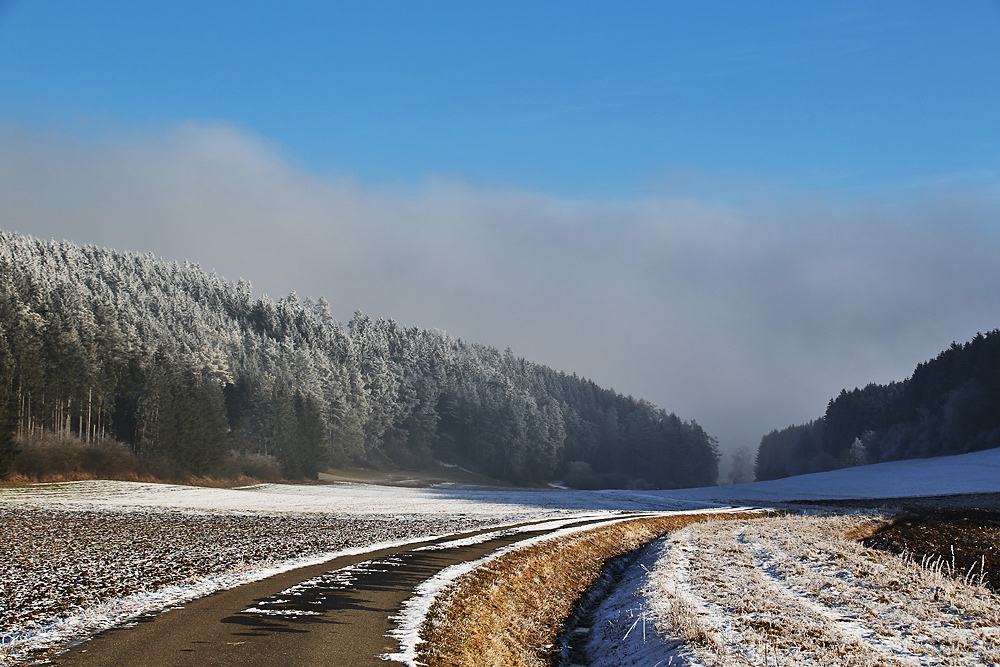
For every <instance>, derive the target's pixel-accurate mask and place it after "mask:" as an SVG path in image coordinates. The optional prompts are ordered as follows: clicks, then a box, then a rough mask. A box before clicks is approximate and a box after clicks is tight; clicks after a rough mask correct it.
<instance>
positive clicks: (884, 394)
mask: <svg viewBox="0 0 1000 667" xmlns="http://www.w3.org/2000/svg"><path fill="white" fill-rule="evenodd" d="M993 447H1000V330H994V331H991V332H990V333H987V334H986V335H983V334H978V335H977V336H976V337H975V338H973V339H972V340H971V341H969V342H968V343H965V344H964V345H958V344H956V343H952V345H951V347H950V348H949V349H947V350H945V351H944V352H942V353H941V354H939V355H938V356H937V358H936V359H933V360H931V361H928V362H926V363H922V364H920V365H919V366H917V368H916V370H914V371H913V375H912V376H910V378H909V379H907V380H903V381H902V382H892V383H890V384H888V385H878V384H869V385H868V386H867V387H865V388H864V389H854V390H853V391H847V390H843V391H841V392H840V395H839V396H837V397H836V398H834V399H832V400H831V401H830V403H829V404H828V405H827V408H826V414H825V415H824V416H823V417H821V418H820V419H817V420H816V421H812V422H809V423H808V424H803V425H800V426H789V427H788V428H786V429H783V430H781V431H772V432H771V433H769V434H768V435H765V436H764V437H763V438H762V439H761V441H760V448H759V449H758V450H757V479H758V480H766V479H776V478H778V477H787V476H789V475H799V474H803V473H809V472H820V471H824V470H832V469H835V468H842V467H845V466H849V465H860V464H865V463H879V462H883V461H896V460H899V459H915V458H926V457H930V456H943V455H946V454H965V453H967V452H972V451H977V450H981V449H991V448H993Z"/></svg>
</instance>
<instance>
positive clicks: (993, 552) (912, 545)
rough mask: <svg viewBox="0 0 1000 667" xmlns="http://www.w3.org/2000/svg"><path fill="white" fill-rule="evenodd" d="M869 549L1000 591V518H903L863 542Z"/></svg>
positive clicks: (975, 514) (978, 513)
mask: <svg viewBox="0 0 1000 667" xmlns="http://www.w3.org/2000/svg"><path fill="white" fill-rule="evenodd" d="M861 543H862V544H864V545H865V546H867V547H872V548H875V549H883V550H885V551H891V552H893V553H909V554H911V556H912V557H913V559H914V560H915V561H916V562H921V561H922V560H924V558H925V557H927V558H931V559H934V561H933V562H935V563H940V565H941V567H942V569H943V570H944V571H945V572H946V573H949V574H952V575H953V576H956V577H959V578H963V577H968V578H970V579H973V580H974V581H977V582H978V581H979V580H980V577H979V575H981V574H983V573H985V581H984V583H985V584H986V585H987V586H988V587H990V588H991V589H992V590H994V591H1000V514H998V513H996V512H986V511H982V510H965V511H961V510H943V511H936V512H925V513H921V514H913V515H907V516H902V517H899V518H897V519H896V520H894V521H893V522H891V523H890V524H889V525H888V526H886V527H885V528H883V529H882V530H880V531H878V532H876V533H875V534H874V535H872V536H871V537H869V538H866V539H864V540H862V541H861Z"/></svg>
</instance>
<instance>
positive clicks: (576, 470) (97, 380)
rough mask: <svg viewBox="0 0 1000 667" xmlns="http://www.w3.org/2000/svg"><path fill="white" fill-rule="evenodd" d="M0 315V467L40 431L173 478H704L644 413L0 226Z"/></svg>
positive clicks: (685, 426) (591, 481) (524, 369)
mask: <svg viewBox="0 0 1000 667" xmlns="http://www.w3.org/2000/svg"><path fill="white" fill-rule="evenodd" d="M0 322H2V328H0V426H2V428H0V474H3V472H4V471H6V470H7V469H8V468H9V467H10V465H11V463H12V461H14V457H15V451H16V449H17V446H18V443H19V442H26V441H28V440H30V439H31V438H38V437H43V436H46V435H47V436H49V437H66V438H69V437H73V438H78V439H79V440H81V441H83V442H84V443H94V442H104V441H107V440H115V441H118V442H120V443H124V444H125V446H127V447H128V449H129V450H131V452H133V453H134V454H135V456H137V457H138V458H140V459H143V460H150V461H152V460H156V461H160V462H163V461H166V462H169V463H170V465H172V466H173V467H174V468H176V469H177V470H179V471H182V472H185V473H187V474H191V475H210V474H212V473H213V471H215V470H217V469H219V467H220V466H221V465H222V464H223V461H224V459H225V458H226V457H227V456H231V455H232V454H233V453H236V454H239V455H245V456H253V457H265V458H268V459H271V460H273V461H275V462H276V463H277V465H279V466H280V469H281V472H282V474H283V476H284V477H286V478H287V479H315V478H316V476H317V473H318V472H319V471H321V470H323V469H324V468H326V467H327V466H329V465H331V464H333V465H342V464H355V465H365V466H376V467H379V466H381V467H392V466H397V467H408V466H420V465H424V464H427V463H429V462H431V461H433V460H438V461H442V462H446V463H449V464H454V465H459V466H462V467H465V468H467V469H469V470H473V471H475V472H478V473H481V474H484V475H488V476H491V477H494V478H497V479H500V480H503V481H506V482H512V483H518V484H529V483H539V482H546V481H553V480H559V479H565V480H566V482H567V483H569V484H571V485H575V486H578V487H588V488H597V487H609V486H616V487H622V486H633V487H643V486H648V487H659V488H674V487H684V486H700V485H708V484H713V483H715V480H716V474H717V463H718V453H717V449H716V443H715V440H714V439H713V438H711V437H709V436H708V435H707V434H706V433H705V432H704V430H702V428H701V427H700V426H699V425H698V424H697V423H695V422H693V421H683V420H681V419H680V418H678V417H677V416H676V415H674V414H668V413H667V412H665V411H664V410H662V409H660V408H657V407H655V406H653V405H652V404H650V403H648V402H646V401H643V400H638V399H635V398H633V397H631V396H623V395H621V394H618V393H616V392H614V391H612V390H608V389H603V388H601V387H599V386H597V385H596V384H594V383H593V382H591V381H589V380H586V379H583V378H580V377H578V376H576V375H575V374H573V375H567V374H565V373H563V372H557V371H555V370H552V369H550V368H547V367H545V366H541V365H538V364H535V363H531V362H529V361H526V360H525V359H522V358H519V357H516V356H514V354H513V353H512V352H511V351H510V350H509V349H508V350H505V351H500V350H497V349H495V348H493V347H488V346H484V345H477V344H473V343H467V342H464V341H462V340H459V339H453V338H449V337H448V336H446V335H445V334H443V333H441V332H438V331H428V330H421V329H417V328H413V327H404V326H401V325H399V324H397V323H396V322H395V321H393V320H391V319H372V318H370V317H369V316H367V315H364V314H362V313H360V312H358V313H355V315H354V317H353V318H352V319H351V321H350V322H349V323H348V324H347V326H346V327H344V326H341V324H339V323H338V322H337V321H335V320H334V318H333V316H332V315H331V313H330V309H329V305H328V303H327V302H326V301H325V300H324V299H320V300H318V301H313V300H311V299H299V298H298V297H297V296H296V295H295V293H292V294H290V295H289V296H287V297H285V298H283V299H280V300H278V301H273V300H271V299H270V298H268V297H267V296H262V297H260V298H255V297H254V295H253V290H252V288H251V285H250V283H249V282H246V281H243V280H241V281H239V282H236V283H231V282H228V281H226V280H224V279H222V278H220V277H219V276H217V275H215V274H214V273H213V274H208V273H206V272H204V271H203V270H202V269H201V268H200V267H199V266H198V265H196V264H187V263H185V264H178V263H167V262H164V261H161V260H158V259H156V258H155V257H154V256H152V255H139V254H133V253H119V252H116V251H114V250H107V249H101V248H97V247H92V246H87V247H80V246H77V245H74V244H72V243H69V242H55V241H41V240H38V239H34V238H31V237H26V236H21V235H17V234H13V233H9V232H0Z"/></svg>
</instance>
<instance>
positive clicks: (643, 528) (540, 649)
mask: <svg viewBox="0 0 1000 667" xmlns="http://www.w3.org/2000/svg"><path fill="white" fill-rule="evenodd" d="M750 516H760V515H759V514H757V513H754V514H749V513H720V514H684V515H672V516H667V517H647V518H640V519H633V520H630V521H623V522H621V523H616V524H613V525H610V526H604V527H602V528H597V529H594V530H589V531H585V532H582V533H577V534H573V535H568V536H566V537H563V538H559V539H553V540H549V541H546V542H542V543H540V544H536V545H533V546H530V547H525V548H523V549H518V550H516V551H512V552H510V553H508V554H505V555H503V556H501V557H499V558H496V559H494V560H492V561H489V562H487V563H485V564H484V565H482V566H481V567H479V568H476V569H475V570H473V571H472V572H469V573H468V574H466V575H464V576H462V577H460V578H459V579H458V580H456V581H455V583H454V584H453V585H452V586H450V587H449V588H447V589H446V590H444V591H443V592H442V593H441V595H439V596H438V598H437V599H436V601H435V602H434V604H433V605H432V606H431V609H430V611H429V613H428V615H427V619H426V621H425V623H424V625H423V627H422V629H421V638H422V639H423V640H424V643H422V644H421V645H420V649H419V656H418V659H419V661H420V662H421V663H423V664H426V665H429V666H430V667H458V666H460V665H461V666H465V665H481V666H490V665H496V666H497V667H500V666H503V667H521V666H529V665H530V666H532V667H535V666H541V665H548V664H549V661H550V659H551V657H552V654H553V653H554V652H555V650H556V640H557V638H558V635H559V632H560V630H561V628H562V623H563V620H564V619H565V618H566V617H567V616H569V614H570V613H571V612H572V610H573V605H574V603H575V601H576V600H577V598H579V597H580V595H582V594H583V592H584V591H585V590H586V589H587V588H588V587H589V586H590V585H591V584H592V583H593V582H594V581H595V580H596V579H597V577H598V576H599V575H600V572H601V566H602V565H603V563H604V562H605V561H606V560H607V559H609V558H614V557H616V556H620V555H622V554H625V553H627V552H629V551H632V550H634V549H638V548H640V547H642V546H643V545H645V544H647V543H649V542H650V541H651V540H654V539H656V538H657V537H660V536H662V535H664V534H666V533H669V532H671V531H674V530H678V529H680V528H683V527H685V526H688V525H690V524H692V523H698V522H703V521H718V520H726V519H741V518H748V517H750Z"/></svg>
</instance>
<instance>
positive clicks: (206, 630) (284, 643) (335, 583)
mask: <svg viewBox="0 0 1000 667" xmlns="http://www.w3.org/2000/svg"><path fill="white" fill-rule="evenodd" d="M597 521H598V519H586V520H581V521H579V522H576V524H574V525H580V524H586V523H594V522H597ZM538 523H543V522H535V523H533V524H526V529H525V532H519V533H516V534H514V535H501V536H497V537H494V538H491V539H489V540H487V541H485V542H481V543H479V544H474V545H468V546H453V547H448V548H445V549H440V550H421V549H420V548H421V547H427V546H431V545H438V544H441V543H443V542H449V541H452V540H455V539H458V538H460V537H468V536H472V535H478V534H482V533H485V532H489V531H477V532H474V533H465V534H463V535H458V536H451V537H448V538H442V539H438V540H428V541H426V542H421V543H418V544H411V545H408V546H406V547H400V548H396V549H382V550H376V551H371V552H368V553H365V554H361V555H355V556H344V557H340V558H335V559H333V560H330V561H327V562H326V563H322V564H320V565H315V566H311V567H305V568H301V569H298V570H293V571H290V572H286V573H283V574H279V575H275V576H273V577H270V578H268V579H264V580H261V581H258V582H254V583H250V584H245V585H243V586H239V587H237V588H233V589H230V590H226V591H220V592H218V593H215V594H213V595H209V596H207V597H204V598H200V599H198V600H195V601H193V602H190V603H188V604H187V605H185V606H184V607H181V608H177V609H172V610H169V611H165V612H163V613H160V614H158V615H155V616H152V617H148V618H144V619H142V620H140V622H138V623H136V624H135V625H132V626H130V627H122V628H116V629H113V630H108V631H106V632H103V633H101V634H99V635H97V636H95V637H93V638H91V639H90V640H88V641H86V642H84V643H82V644H80V645H78V646H76V647H74V648H72V649H70V650H68V651H67V652H65V653H62V654H60V655H59V656H57V657H56V658H54V659H53V663H54V664H55V665H59V666H64V667H204V666H206V665H219V666H222V667H226V666H233V667H235V666H237V665H239V666H241V667H242V666H246V667H272V666H273V667H318V666H320V665H322V666H324V667H330V666H337V667H341V666H344V667H346V666H361V665H368V666H371V665H380V666H382V667H385V665H386V664H387V663H386V662H385V661H384V660H382V659H380V658H379V656H380V655H382V654H384V653H392V652H396V651H397V650H398V646H396V642H395V641H394V640H393V639H391V638H389V637H387V636H386V634H387V633H388V632H389V630H390V629H392V627H393V622H392V621H391V620H390V617H391V616H393V615H395V614H396V613H397V612H398V611H399V609H400V606H401V604H402V602H403V601H404V600H406V599H407V598H409V597H411V596H412V595H413V590H414V588H415V587H416V586H417V585H418V584H419V583H420V582H422V581H424V580H425V579H428V578H429V577H432V576H434V575H435V574H436V573H437V572H439V571H440V570H442V569H444V568H445V567H448V566H450V565H455V564H457V563H462V562H465V561H468V560H474V559H477V558H481V557H483V556H485V555H487V554H489V553H491V552H493V551H495V550H497V549H500V548H502V547H505V546H507V545H509V544H512V543H514V542H518V541H521V540H525V539H528V538H531V537H535V536H537V535H540V534H543V533H545V532H549V531H550V530H551V529H542V530H534V531H533V530H530V526H531V525H535V524H538ZM289 589H292V590H291V591H290V590H289Z"/></svg>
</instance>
